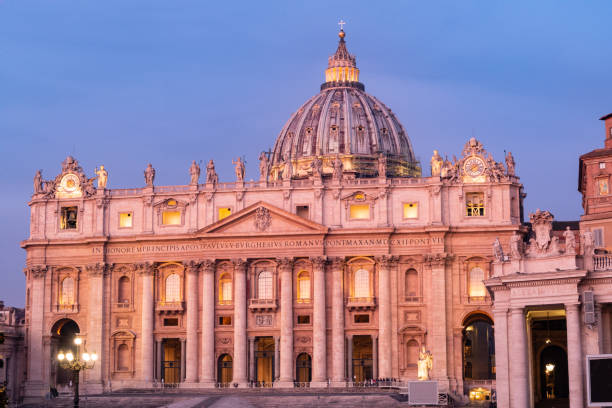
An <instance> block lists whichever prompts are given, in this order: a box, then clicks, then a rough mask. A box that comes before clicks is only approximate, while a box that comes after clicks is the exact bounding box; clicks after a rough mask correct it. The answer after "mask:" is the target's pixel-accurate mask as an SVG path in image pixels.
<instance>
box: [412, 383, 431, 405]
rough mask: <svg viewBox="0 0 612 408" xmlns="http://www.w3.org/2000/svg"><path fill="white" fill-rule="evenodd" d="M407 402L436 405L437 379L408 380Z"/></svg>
mask: <svg viewBox="0 0 612 408" xmlns="http://www.w3.org/2000/svg"><path fill="white" fill-rule="evenodd" d="M408 404H410V405H438V382H437V381H409V382H408Z"/></svg>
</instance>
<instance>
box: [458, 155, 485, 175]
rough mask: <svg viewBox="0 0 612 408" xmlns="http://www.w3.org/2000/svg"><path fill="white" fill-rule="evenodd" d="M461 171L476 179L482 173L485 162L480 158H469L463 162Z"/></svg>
mask: <svg viewBox="0 0 612 408" xmlns="http://www.w3.org/2000/svg"><path fill="white" fill-rule="evenodd" d="M463 170H464V171H465V174H467V175H468V176H470V177H478V176H480V175H481V174H482V173H484V170H485V162H484V160H482V159H481V158H480V157H476V156H474V157H470V158H469V159H467V160H466V161H465V163H464V165H463Z"/></svg>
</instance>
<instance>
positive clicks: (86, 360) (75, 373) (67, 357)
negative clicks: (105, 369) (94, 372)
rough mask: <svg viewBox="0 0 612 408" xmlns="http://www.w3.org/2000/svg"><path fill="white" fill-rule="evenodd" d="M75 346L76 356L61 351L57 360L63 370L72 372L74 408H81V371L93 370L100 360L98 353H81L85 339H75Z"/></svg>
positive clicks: (69, 352) (70, 352)
mask: <svg viewBox="0 0 612 408" xmlns="http://www.w3.org/2000/svg"><path fill="white" fill-rule="evenodd" d="M74 344H75V345H76V346H77V351H76V355H74V354H72V351H70V350H68V352H66V353H65V354H64V352H63V351H61V350H60V352H59V353H57V360H58V361H59V364H60V366H61V367H62V368H66V369H70V370H72V378H73V382H74V408H79V373H80V371H81V370H89V369H91V368H93V367H94V364H96V360H97V359H98V355H97V354H96V353H91V354H89V353H88V352H87V351H85V350H84V351H83V352H81V345H82V344H83V339H82V338H80V337H75V338H74Z"/></svg>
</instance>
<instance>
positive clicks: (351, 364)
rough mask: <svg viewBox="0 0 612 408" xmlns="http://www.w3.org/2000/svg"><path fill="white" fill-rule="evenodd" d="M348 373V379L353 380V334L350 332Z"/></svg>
mask: <svg viewBox="0 0 612 408" xmlns="http://www.w3.org/2000/svg"><path fill="white" fill-rule="evenodd" d="M346 346H347V347H346V373H347V377H348V380H349V381H350V382H352V381H353V380H354V379H353V375H354V374H353V335H352V334H349V335H348V336H346Z"/></svg>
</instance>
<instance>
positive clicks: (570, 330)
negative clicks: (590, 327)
mask: <svg viewBox="0 0 612 408" xmlns="http://www.w3.org/2000/svg"><path fill="white" fill-rule="evenodd" d="M565 318H566V320H567V372H568V377H569V402H570V406H571V407H572V408H582V407H583V406H584V391H583V368H582V367H583V365H582V364H583V358H582V334H581V331H580V308H579V305H577V304H570V305H565Z"/></svg>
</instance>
